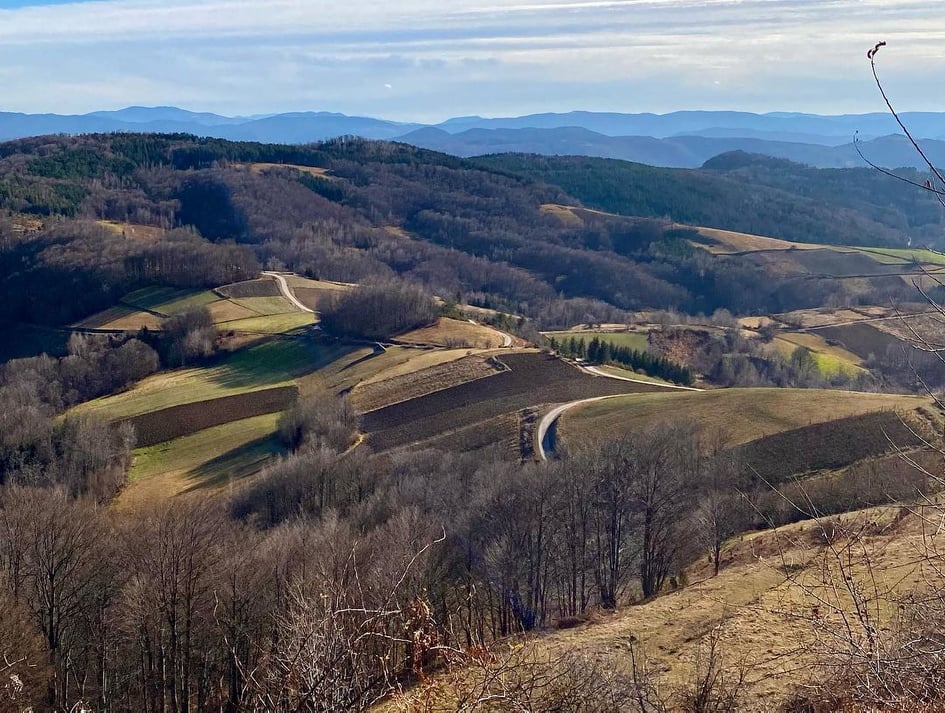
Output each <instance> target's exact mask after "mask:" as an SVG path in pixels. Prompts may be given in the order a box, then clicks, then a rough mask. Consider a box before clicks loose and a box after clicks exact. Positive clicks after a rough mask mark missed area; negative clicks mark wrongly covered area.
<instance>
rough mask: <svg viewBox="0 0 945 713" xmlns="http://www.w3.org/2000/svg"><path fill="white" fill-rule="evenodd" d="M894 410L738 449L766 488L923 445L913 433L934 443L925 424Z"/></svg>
mask: <svg viewBox="0 0 945 713" xmlns="http://www.w3.org/2000/svg"><path fill="white" fill-rule="evenodd" d="M904 417H905V416H904V415H903V414H900V413H898V412H896V411H875V412H872V413H864V414H860V415H858V416H848V417H846V418H841V419H837V420H833V421H826V422H823V423H815V424H813V425H810V426H802V427H801V428H796V429H792V430H789V431H782V432H781V433H776V434H773V435H770V436H766V437H764V438H759V439H757V440H754V441H751V442H750V443H746V444H744V445H743V446H741V448H740V449H739V450H740V451H741V453H742V456H743V458H744V462H745V464H746V465H747V466H748V467H749V468H750V469H751V470H750V472H751V473H752V474H753V473H758V474H760V475H761V476H762V477H764V479H765V481H766V482H768V483H774V484H778V483H781V482H784V481H785V480H787V479H788V478H791V477H793V476H797V475H801V474H804V473H811V472H814V471H820V470H832V469H837V468H843V467H844V466H848V465H851V464H852V463H855V462H857V461H860V460H863V459H864V458H872V457H874V456H880V455H884V454H886V453H889V452H891V451H895V450H896V449H897V448H903V449H910V448H915V447H918V446H921V445H922V442H921V440H920V439H919V436H918V435H917V434H919V433H923V432H925V438H934V437H935V435H934V433H930V432H928V431H929V430H930V429H929V428H928V426H929V422H928V421H924V420H923V419H921V418H918V417H910V418H909V420H910V422H912V423H910V425H909V426H908V427H907V426H906V425H905V424H904V423H903V419H904Z"/></svg>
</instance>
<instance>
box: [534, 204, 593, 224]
mask: <svg viewBox="0 0 945 713" xmlns="http://www.w3.org/2000/svg"><path fill="white" fill-rule="evenodd" d="M541 212H542V213H547V214H548V215H553V216H554V217H555V218H557V219H558V220H560V221H561V222H562V223H564V224H565V225H567V226H569V227H572V228H580V227H583V225H584V221H583V220H582V219H581V216H580V215H578V214H577V213H576V212H575V210H574V207H573V206H569V205H558V204H557V203H545V204H543V205H542V206H541Z"/></svg>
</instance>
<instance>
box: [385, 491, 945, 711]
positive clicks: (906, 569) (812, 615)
mask: <svg viewBox="0 0 945 713" xmlns="http://www.w3.org/2000/svg"><path fill="white" fill-rule="evenodd" d="M841 522H842V523H843V524H842V528H843V530H842V531H841V532H843V533H846V532H855V533H858V535H857V537H856V538H855V546H854V547H853V553H854V554H853V556H852V559H851V560H850V561H848V562H847V566H848V569H847V570H845V571H847V572H849V573H850V575H851V578H852V579H851V581H853V582H855V583H856V585H857V586H858V588H859V589H860V591H862V592H864V597H866V598H868V597H870V596H871V593H872V592H874V591H877V590H876V589H875V588H877V587H878V588H880V590H879V591H881V588H883V587H886V586H889V588H890V589H891V590H892V591H893V592H899V593H905V592H907V591H908V590H909V588H910V586H911V585H912V583H913V582H914V581H915V580H916V578H917V577H919V576H921V575H922V572H921V567H922V564H921V562H919V561H917V560H916V556H915V555H916V542H917V540H919V538H920V537H921V532H922V530H923V529H924V527H927V525H926V526H924V525H923V517H922V516H920V515H907V516H906V517H903V513H902V511H901V509H900V508H875V509H871V510H867V511H863V512H860V513H853V514H850V515H844V516H843V518H842V519H841ZM940 540H941V536H940V535H938V536H934V537H933V541H932V542H930V546H933V547H934V546H935V545H938V546H940V545H941V542H940ZM823 542H824V536H823V530H822V529H821V527H820V525H819V523H817V522H816V521H808V522H803V523H798V524H794V525H788V526H785V527H782V528H779V529H777V530H773V531H766V532H757V533H749V534H746V535H743V536H739V537H737V538H735V539H733V540H732V541H730V542H729V543H728V544H727V545H726V547H725V548H724V550H723V562H724V564H723V567H722V571H721V572H720V574H719V575H718V576H714V577H713V576H711V571H710V568H708V567H707V566H706V565H705V564H704V563H700V564H697V565H694V566H693V567H692V568H691V569H690V570H689V572H688V579H689V581H690V582H692V584H690V585H689V586H685V587H683V588H681V589H679V590H677V591H675V592H672V593H668V594H665V595H663V596H660V597H658V598H656V599H654V600H652V601H649V602H645V603H642V604H640V605H637V606H632V607H627V608H625V609H622V610H619V611H618V612H615V613H613V614H600V615H599V616H598V617H597V618H596V620H593V621H592V622H590V623H587V624H584V625H581V626H577V627H575V628H569V629H564V630H561V631H557V632H554V633H551V634H548V635H546V636H540V637H536V638H534V639H532V640H531V641H530V642H528V643H525V644H521V643H516V644H515V645H516V646H519V647H521V649H522V651H523V652H524V656H525V657H526V658H527V660H535V661H547V660H549V659H554V658H556V657H559V656H561V655H563V654H566V653H567V654H570V655H576V656H578V657H579V658H585V659H586V660H588V661H594V662H598V663H600V664H603V666H604V667H605V669H606V670H608V671H611V672H613V673H617V674H623V675H627V676H631V675H632V674H633V658H632V657H631V656H630V647H631V646H634V647H635V654H636V658H637V662H638V663H639V662H640V660H641V659H642V658H645V660H646V664H647V666H646V668H647V669H648V670H649V671H650V675H651V676H652V683H653V684H654V685H655V686H656V687H657V689H658V691H659V693H660V694H662V695H664V696H668V695H670V694H671V693H673V692H675V691H676V690H679V689H681V688H683V687H687V686H692V685H693V681H694V678H695V676H694V673H695V670H696V667H697V665H698V664H697V662H700V661H701V665H702V666H705V665H706V662H705V656H706V650H707V649H706V647H707V645H708V643H707V642H708V641H709V640H710V639H711V638H715V639H716V640H717V642H718V652H719V659H718V660H717V661H716V663H717V664H718V665H719V671H720V672H719V675H720V676H721V677H722V679H723V680H724V681H725V683H726V684H727V685H729V686H731V685H732V684H733V683H734V682H735V681H737V680H739V678H742V679H743V683H742V686H741V691H740V696H739V699H738V704H737V707H736V708H734V710H739V711H759V712H760V711H776V710H782V707H781V706H783V705H784V704H786V703H787V702H788V700H789V699H790V698H791V697H792V696H793V695H796V694H797V693H799V692H803V691H802V690H799V685H801V686H803V685H804V684H808V683H815V682H817V681H823V680H825V679H827V678H828V677H829V676H830V674H831V669H829V668H828V666H823V667H818V663H821V664H823V663H826V664H828V665H829V664H831V663H833V664H836V663H837V662H838V660H839V659H838V658H835V659H831V658H829V651H831V650H832V651H834V652H841V651H843V648H842V647H843V644H844V643H845V641H846V638H845V637H846V636H847V635H848V634H849V635H850V636H851V637H853V636H856V635H858V634H862V630H861V629H858V628H856V625H855V624H854V625H853V629H852V630H850V631H849V632H848V631H846V630H844V629H843V621H842V620H840V618H839V617H838V616H831V615H830V613H829V612H830V611H831V610H832V608H833V607H836V610H837V611H843V612H846V614H847V615H848V616H849V619H848V620H847V623H849V622H851V621H855V617H854V615H853V612H852V611H851V610H852V605H851V602H850V601H849V598H847V597H845V596H844V591H845V588H844V586H843V585H842V583H841V582H840V581H839V575H832V574H831V570H830V569H829V568H830V567H833V566H836V564H837V559H836V557H835V556H834V555H833V554H832V552H831V549H830V548H828V547H825V546H824V544H823ZM851 544H854V540H853V538H849V537H846V536H845V535H844V534H840V535H839V536H838V537H837V539H836V541H835V542H834V547H835V548H836V550H834V552H836V551H837V550H840V551H843V552H845V551H846V549H845V546H846V545H851ZM869 561H872V562H873V563H874V564H875V563H877V562H880V561H881V562H882V567H883V571H884V573H885V574H886V575H887V579H888V581H886V580H884V581H883V582H882V583H880V584H877V582H876V581H875V580H871V579H870V577H871V576H873V577H875V570H872V569H870V568H869V567H868V566H867V562H869ZM872 601H874V606H880V602H879V600H872ZM893 612H894V609H891V611H889V610H887V611H882V610H881V611H879V616H878V619H880V620H882V621H883V623H887V622H888V621H889V619H888V618H886V617H887V615H890V614H892V613H893ZM481 675H482V674H481V672H480V671H477V670H475V669H473V670H469V671H460V672H458V673H457V674H456V675H452V676H451V675H450V674H445V675H442V676H441V677H439V678H436V677H434V678H433V679H432V680H431V682H430V683H429V684H428V687H420V688H419V689H418V690H416V691H408V692H407V698H408V700H413V698H412V697H413V696H416V699H415V700H417V701H420V700H428V699H431V698H432V699H437V698H438V699H439V700H441V701H444V702H447V701H454V700H455V698H456V694H457V692H458V691H465V690H467V689H468V688H471V687H472V686H473V685H475V684H474V683H473V682H474V681H479V680H480V677H481ZM807 693H808V694H810V693H811V691H807ZM402 704H403V702H402V701H397V700H395V701H393V702H392V704H385V705H382V706H380V707H379V710H383V711H393V710H406V709H408V707H407V706H404V705H402ZM443 709H444V710H446V708H445V707H444V708H443ZM844 710H863V708H855V707H851V708H848V709H844ZM884 710H885V709H884Z"/></svg>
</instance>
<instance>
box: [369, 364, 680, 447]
mask: <svg viewBox="0 0 945 713" xmlns="http://www.w3.org/2000/svg"><path fill="white" fill-rule="evenodd" d="M501 361H502V362H503V363H504V364H505V365H507V366H508V371H503V372H501V373H498V374H496V375H495V376H490V377H487V378H484V379H479V380H477V381H473V382H468V383H464V384H460V385H458V386H454V387H452V388H448V389H443V390H441V391H436V392H434V393H432V394H428V395H426V396H422V397H420V398H416V399H412V400H410V401H406V402H403V403H398V404H394V405H392V406H388V407H386V408H382V409H378V410H376V411H372V412H370V413H368V414H366V415H365V416H364V419H363V422H362V428H363V430H364V431H365V432H366V433H368V434H370V436H369V439H368V443H369V444H370V445H371V447H372V448H374V449H375V450H377V451H385V450H390V449H392V448H397V447H400V446H404V445H408V444H411V443H418V442H422V441H426V440H429V439H433V438H436V437H440V436H444V435H446V434H447V433H450V432H453V431H458V430H460V429H463V428H466V427H468V426H472V425H474V424H477V423H483V422H487V421H490V420H492V419H495V418H497V417H499V416H502V415H503V414H509V413H512V412H517V411H518V410H520V409H523V408H525V407H528V406H536V405H540V404H552V403H564V402H568V401H575V400H577V399H582V398H588V397H592V396H605V395H613V394H627V393H640V392H648V391H662V389H661V388H660V387H659V386H657V385H655V384H654V385H652V386H651V385H649V384H635V383H631V382H626V381H618V380H616V379H607V378H604V377H594V376H590V375H589V374H586V373H584V372H582V371H581V370H579V369H576V368H575V367H573V366H570V365H568V364H566V363H565V362H563V361H561V360H560V359H556V358H554V357H549V356H547V355H544V354H538V353H534V352H530V353H521V354H508V355H503V356H502V358H501Z"/></svg>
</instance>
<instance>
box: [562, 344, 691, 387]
mask: <svg viewBox="0 0 945 713" xmlns="http://www.w3.org/2000/svg"><path fill="white" fill-rule="evenodd" d="M548 346H549V347H551V349H553V350H555V351H557V352H560V353H561V354H564V355H565V356H568V357H572V358H579V359H586V360H587V361H589V362H591V363H592V364H617V365H619V366H623V367H627V368H628V369H631V370H633V371H636V370H638V369H639V370H640V371H642V372H643V373H644V374H648V375H650V376H655V377H657V378H660V379H665V380H666V381H672V382H673V383H675V384H682V385H684V386H692V384H693V382H694V380H695V379H694V377H693V374H692V370H691V369H689V368H687V367H685V366H682V365H680V364H677V363H675V362H673V361H671V360H670V359H667V358H665V357H661V356H656V355H654V354H650V353H649V352H647V351H640V350H639V349H631V348H630V347H624V346H619V345H616V344H611V343H610V342H609V341H607V340H606V339H601V338H600V337H594V338H593V339H591V341H590V343H588V342H587V341H586V340H585V339H584V338H583V337H581V338H580V339H578V338H576V337H573V336H572V337H571V338H569V339H562V340H561V341H560V342H559V341H558V339H557V338H556V337H554V336H552V337H550V338H549V339H548Z"/></svg>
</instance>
